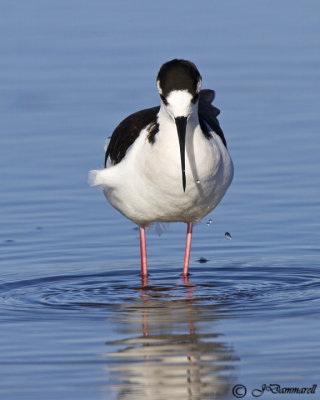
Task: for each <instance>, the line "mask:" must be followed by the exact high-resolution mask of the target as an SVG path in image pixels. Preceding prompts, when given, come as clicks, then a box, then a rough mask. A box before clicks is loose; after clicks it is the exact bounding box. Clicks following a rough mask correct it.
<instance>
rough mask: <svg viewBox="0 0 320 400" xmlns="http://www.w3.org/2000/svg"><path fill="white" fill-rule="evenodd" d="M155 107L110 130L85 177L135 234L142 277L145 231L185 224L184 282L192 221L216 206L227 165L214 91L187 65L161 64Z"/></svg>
mask: <svg viewBox="0 0 320 400" xmlns="http://www.w3.org/2000/svg"><path fill="white" fill-rule="evenodd" d="M157 86H158V91H159V94H160V99H161V105H160V106H158V107H153V108H148V109H145V110H141V111H138V112H136V113H134V114H132V115H130V116H128V117H127V118H125V119H124V120H123V121H122V122H121V123H120V124H119V125H118V126H117V127H116V129H115V130H114V132H113V134H112V137H111V139H110V142H109V145H108V147H107V150H106V153H105V164H104V167H105V168H103V169H100V170H93V171H90V182H91V184H92V185H93V186H101V187H102V190H103V192H104V195H105V197H106V198H107V199H108V200H109V202H110V203H111V204H112V206H113V207H115V208H116V209H117V210H118V211H120V212H121V213H122V214H123V215H125V216H126V217H127V218H129V219H130V220H131V221H133V222H134V223H136V224H137V225H138V226H139V228H140V253H141V275H142V276H144V277H146V276H147V252H146V239H145V227H147V226H149V225H151V224H152V223H153V222H186V223H187V240H186V249H185V258H184V265H183V276H187V275H188V267H189V259H190V248H191V238H192V226H193V223H195V222H198V221H200V220H201V219H202V218H203V217H204V216H206V215H207V214H208V213H209V212H210V211H212V210H213V209H214V208H215V207H216V206H217V205H218V204H219V202H220V200H221V199H222V197H223V196H224V194H225V192H226V190H227V189H228V187H229V185H230V183H231V181H232V178H233V164H232V160H231V157H230V155H229V152H228V150H227V143H226V140H225V137H224V134H223V132H222V130H221V128H220V125H219V122H218V120H217V115H218V114H219V110H218V109H217V108H215V107H214V106H212V105H211V103H212V101H213V100H214V97H215V92H214V91H213V90H200V88H201V75H200V73H199V71H198V69H197V67H196V66H195V65H194V64H193V63H192V62H190V61H187V60H177V59H175V60H172V61H169V62H167V63H165V64H163V65H162V67H161V68H160V71H159V73H158V76H157Z"/></svg>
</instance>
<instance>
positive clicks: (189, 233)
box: [182, 222, 192, 276]
mask: <svg viewBox="0 0 320 400" xmlns="http://www.w3.org/2000/svg"><path fill="white" fill-rule="evenodd" d="M191 239H192V222H188V228H187V241H186V252H185V254H184V263H183V272H182V275H183V276H187V275H188V268H189V259H190V249H191Z"/></svg>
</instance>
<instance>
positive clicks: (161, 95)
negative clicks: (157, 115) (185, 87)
mask: <svg viewBox="0 0 320 400" xmlns="http://www.w3.org/2000/svg"><path fill="white" fill-rule="evenodd" d="M160 98H161V100H162V101H163V103H164V104H165V105H166V106H167V105H168V101H167V99H166V98H165V97H164V95H163V94H160Z"/></svg>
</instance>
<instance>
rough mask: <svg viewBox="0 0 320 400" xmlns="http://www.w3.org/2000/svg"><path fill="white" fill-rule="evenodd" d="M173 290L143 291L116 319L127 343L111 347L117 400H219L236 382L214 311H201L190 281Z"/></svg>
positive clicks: (213, 308)
mask: <svg viewBox="0 0 320 400" xmlns="http://www.w3.org/2000/svg"><path fill="white" fill-rule="evenodd" d="M179 289H182V290H183V291H184V298H177V297H173V295H172V288H170V289H169V288H166V287H163V286H162V287H160V286H147V285H146V282H143V286H142V289H141V296H140V298H139V300H136V301H135V302H133V303H132V304H124V305H122V311H121V312H120V313H119V318H120V319H121V321H120V326H121V325H122V328H123V329H122V331H123V333H125V334H126V335H128V338H127V339H124V340H119V341H114V342H111V343H110V342H109V343H108V346H114V347H117V351H115V352H112V353H109V354H108V359H109V361H110V362H109V367H108V369H109V372H110V373H111V374H112V375H113V378H114V379H115V380H116V381H117V382H118V384H117V385H114V386H113V389H115V390H116V391H117V392H118V398H121V399H148V400H160V399H190V400H193V399H199V400H200V399H201V400H203V399H220V398H221V399H222V398H225V397H228V396H229V397H230V395H231V387H232V385H233V383H234V380H235V376H234V373H235V364H236V363H235V362H236V361H237V358H236V357H235V354H234V350H233V349H232V347H231V346H230V345H228V344H226V343H224V342H223V338H222V336H221V334H219V333H213V332H214V330H215V323H216V322H217V317H216V315H215V311H216V309H217V306H212V305H204V304H203V305H201V304H199V302H198V301H197V299H196V296H195V295H194V292H195V289H196V288H195V287H194V286H192V285H191V284H190V282H189V281H188V279H187V278H186V279H185V280H184V284H183V285H182V287H181V286H180V288H179ZM170 293H171V294H170Z"/></svg>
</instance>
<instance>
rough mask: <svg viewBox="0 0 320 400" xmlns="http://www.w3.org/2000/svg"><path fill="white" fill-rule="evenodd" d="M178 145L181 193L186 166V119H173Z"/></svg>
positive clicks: (184, 187) (184, 186)
mask: <svg viewBox="0 0 320 400" xmlns="http://www.w3.org/2000/svg"><path fill="white" fill-rule="evenodd" d="M175 121H176V125H177V131H178V137H179V144H180V156H181V169H182V186H183V191H184V192H185V191H186V166H185V147H186V128H187V117H177V118H176V119H175Z"/></svg>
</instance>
